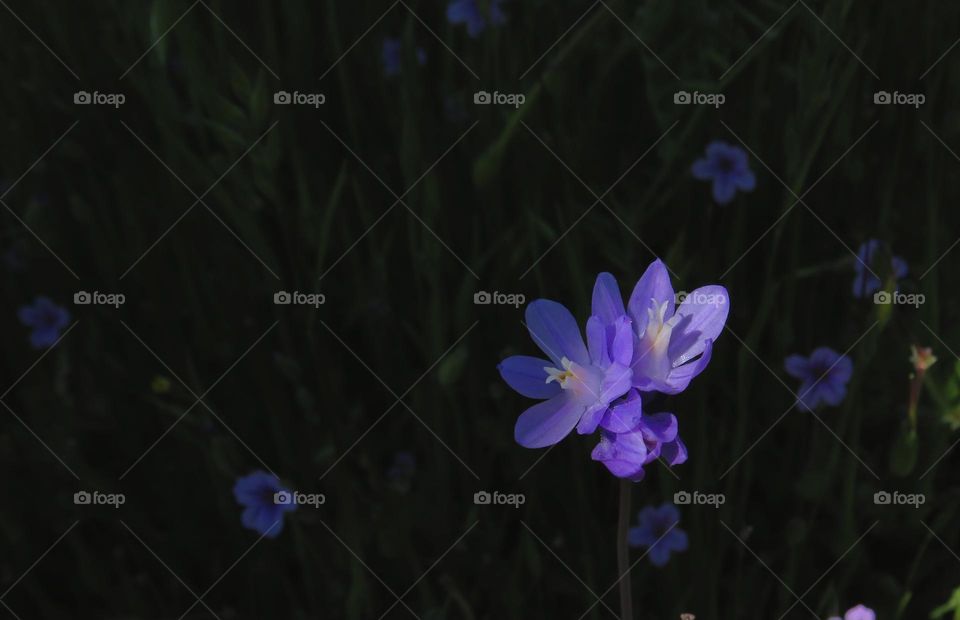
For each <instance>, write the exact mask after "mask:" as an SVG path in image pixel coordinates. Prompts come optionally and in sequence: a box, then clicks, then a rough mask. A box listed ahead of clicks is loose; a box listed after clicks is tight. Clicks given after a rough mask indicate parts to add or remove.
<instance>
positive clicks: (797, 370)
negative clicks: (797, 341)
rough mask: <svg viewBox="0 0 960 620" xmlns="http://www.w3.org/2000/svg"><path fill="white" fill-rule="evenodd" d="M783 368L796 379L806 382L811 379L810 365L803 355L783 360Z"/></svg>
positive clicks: (790, 356)
mask: <svg viewBox="0 0 960 620" xmlns="http://www.w3.org/2000/svg"><path fill="white" fill-rule="evenodd" d="M783 367H784V369H785V370H786V371H787V374H788V375H790V376H791V377H793V378H795V379H802V380H806V379H809V378H810V363H809V362H808V361H807V358H805V357H804V356H802V355H796V354H794V355H789V356H787V359H785V360H783Z"/></svg>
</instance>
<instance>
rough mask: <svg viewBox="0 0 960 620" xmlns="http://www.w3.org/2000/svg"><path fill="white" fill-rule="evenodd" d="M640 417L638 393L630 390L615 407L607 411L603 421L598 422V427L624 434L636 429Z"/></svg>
mask: <svg viewBox="0 0 960 620" xmlns="http://www.w3.org/2000/svg"><path fill="white" fill-rule="evenodd" d="M642 415H643V407H642V400H641V398H640V393H639V392H637V391H636V390H630V392H629V393H628V394H627V396H626V397H625V398H624V399H623V400H621V401H620V402H619V403H618V404H617V405H616V406H614V407H610V408H609V409H607V411H606V413H604V416H603V419H602V420H600V426H602V427H603V428H605V429H607V430H608V431H610V432H613V433H626V432H628V431H632V430H633V429H635V428H636V427H637V425H638V424H639V423H640V420H641V416H642Z"/></svg>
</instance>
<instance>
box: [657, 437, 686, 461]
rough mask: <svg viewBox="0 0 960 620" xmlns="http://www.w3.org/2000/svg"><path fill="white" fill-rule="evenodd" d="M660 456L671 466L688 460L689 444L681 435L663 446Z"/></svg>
mask: <svg viewBox="0 0 960 620" xmlns="http://www.w3.org/2000/svg"><path fill="white" fill-rule="evenodd" d="M660 456H662V457H663V460H664V461H666V462H667V465H670V466H671V467H672V466H674V465H680V464H682V463H686V462H687V446H686V444H685V443H683V440H681V439H680V437H679V436H677V438H676V439H675V440H673V441H671V442H669V443H665V444H663V446H661V451H660Z"/></svg>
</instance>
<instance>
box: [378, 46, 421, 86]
mask: <svg viewBox="0 0 960 620" xmlns="http://www.w3.org/2000/svg"><path fill="white" fill-rule="evenodd" d="M402 52H403V44H402V42H401V41H400V39H399V38H398V37H387V38H385V39H384V40H383V52H382V60H383V74H384V75H385V76H387V77H396V76H398V75H400V69H401V67H402V66H403V54H402ZM416 56H417V63H419V64H420V65H421V66H422V65H425V64H426V63H427V53H426V52H425V51H424V50H423V48H422V47H418V48H417V49H416Z"/></svg>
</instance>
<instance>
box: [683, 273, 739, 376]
mask: <svg viewBox="0 0 960 620" xmlns="http://www.w3.org/2000/svg"><path fill="white" fill-rule="evenodd" d="M729 313H730V296H729V294H728V293H727V289H725V288H724V287H722V286H718V285H710V286H701V287H700V288H698V289H696V290H694V291H693V292H692V293H690V294H688V295H687V296H686V298H685V299H684V300H683V303H681V304H680V306H679V307H678V308H677V313H676V316H677V317H680V319H679V321H678V322H677V324H676V325H675V326H674V328H673V334H672V335H671V337H670V348H669V350H668V355H669V357H670V361H671V364H672V365H673V366H674V368H676V367H677V366H680V365H682V364H685V363H686V362H688V361H690V360H691V359H693V358H694V357H696V356H697V355H700V354H701V353H702V352H703V349H704V348H705V345H706V341H707V340H712V341H715V340H716V339H717V337H718V336H719V335H720V332H722V331H723V326H724V325H725V324H726V322H727V315H728V314H729Z"/></svg>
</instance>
